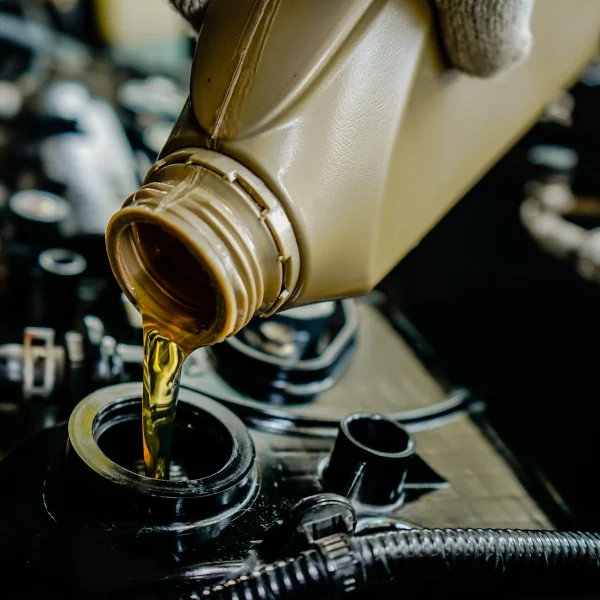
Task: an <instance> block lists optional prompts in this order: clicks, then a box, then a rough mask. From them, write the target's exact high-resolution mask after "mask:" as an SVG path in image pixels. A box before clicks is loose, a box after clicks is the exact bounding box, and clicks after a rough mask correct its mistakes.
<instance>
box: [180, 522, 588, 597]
mask: <svg viewBox="0 0 600 600" xmlns="http://www.w3.org/2000/svg"><path fill="white" fill-rule="evenodd" d="M550 575H551V576H552V578H553V579H555V578H556V579H557V580H560V579H564V578H566V577H568V576H571V577H570V581H572V582H573V583H575V582H576V581H578V580H582V579H586V578H589V577H590V576H595V577H598V576H599V575H600V534H596V533H568V532H557V531H517V530H510V529H507V530H492V529H410V530H405V531H392V532H386V533H380V534H375V535H365V536H361V537H351V536H348V535H343V534H340V535H333V536H329V537H328V538H325V539H323V540H320V541H319V542H317V543H316V544H315V547H314V548H313V549H311V550H308V551H306V552H303V553H301V554H299V555H298V556H296V557H294V558H289V559H287V560H285V561H280V562H276V563H272V564H270V565H267V566H265V567H262V568H261V569H260V570H259V571H254V572H252V573H249V574H248V575H244V576H242V577H238V578H237V579H235V580H232V581H229V582H227V583H224V584H222V585H218V586H215V587H213V588H210V589H207V590H204V592H202V594H201V595H200V596H199V597H201V598H212V599H219V600H222V599H229V600H254V599H256V600H266V599H268V600H276V599H283V598H285V599H300V598H306V599H309V600H318V599H319V598H328V599H332V598H340V597H342V596H344V595H345V594H347V593H351V592H354V591H356V590H360V589H363V588H365V586H371V585H377V584H381V583H385V582H389V581H392V580H402V578H405V579H415V578H419V577H426V578H427V579H438V580H439V579H449V578H466V579H473V578H478V579H490V578H492V577H502V578H509V577H514V578H515V579H519V580H523V579H534V578H547V577H549V576H550ZM192 597H198V595H196V596H192Z"/></svg>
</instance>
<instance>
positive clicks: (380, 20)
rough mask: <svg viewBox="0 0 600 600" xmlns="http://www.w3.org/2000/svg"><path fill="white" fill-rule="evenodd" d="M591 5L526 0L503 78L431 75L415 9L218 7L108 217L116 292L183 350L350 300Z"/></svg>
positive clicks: (573, 54)
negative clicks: (276, 317)
mask: <svg viewBox="0 0 600 600" xmlns="http://www.w3.org/2000/svg"><path fill="white" fill-rule="evenodd" d="M599 32H600V2H599V1H598V0H578V2H577V10H573V7H572V3H570V2H565V1H564V0H544V1H543V2H538V3H537V6H536V10H535V13H534V18H533V33H534V39H535V48H534V51H533V54H532V55H531V57H530V58H529V59H528V60H527V61H526V62H525V63H524V64H522V65H521V66H520V67H518V68H517V69H516V70H515V71H513V72H512V73H510V74H509V75H506V76H503V77H499V78H497V79H494V80H491V81H489V80H476V79H473V78H469V77H467V76H465V75H462V74H459V73H456V72H454V71H451V70H450V69H449V68H448V67H447V65H446V64H445V63H444V61H443V59H442V56H441V53H440V50H439V47H438V42H437V39H436V36H435V29H434V27H433V25H432V15H431V12H430V10H429V8H428V4H427V3H426V2H424V1H423V0H352V1H348V0H327V2H323V0H219V2H213V3H212V4H211V5H210V7H209V9H208V12H207V15H206V18H205V21H204V24H203V27H202V30H201V32H200V36H199V40H198V45H197V50H196V56H195V59H194V65H193V72H192V78H191V94H190V100H189V103H188V104H187V106H186V107H185V109H184V111H183V113H182V115H181V117H180V119H179V122H178V124H177V125H176V127H175V129H174V131H173V134H172V136H171V138H170V139H169V141H168V142H167V144H166V146H165V148H164V150H163V152H162V154H161V157H160V160H159V161H158V162H157V163H156V164H155V165H154V167H153V168H152V169H151V171H150V173H149V174H148V176H147V178H146V181H145V185H144V187H143V188H142V189H141V190H140V191H139V192H137V193H136V194H134V195H133V196H132V197H131V198H129V199H128V200H127V201H126V202H125V205H124V207H123V208H122V209H121V211H119V212H118V213H117V214H116V215H115V216H114V217H113V219H112V221H111V223H110V226H109V229H108V233H107V247H108V254H109V258H110V261H111V264H112V267H113V270H114V272H115V275H116V277H117V279H118V281H119V283H120V284H121V286H122V288H123V290H124V291H125V293H126V294H127V295H128V296H129V298H130V299H131V300H132V301H133V302H134V303H135V304H136V305H137V306H138V307H139V308H141V309H143V310H144V312H145V313H146V314H152V315H153V316H154V321H155V322H156V323H160V326H161V329H162V330H163V332H164V333H165V334H166V335H169V336H170V337H171V338H172V339H173V340H174V341H175V342H177V343H178V344H179V345H180V346H182V347H183V348H184V349H187V350H191V349H194V348H196V347H199V346H202V345H207V344H212V343H215V342H219V341H221V340H223V339H224V338H226V337H227V336H230V335H233V334H235V333H237V332H238V331H239V330H240V329H241V328H242V327H244V326H245V325H246V324H247V323H248V321H249V320H250V319H251V318H252V317H253V316H255V315H269V314H272V313H273V312H274V311H277V310H279V309H282V308H289V307H292V306H297V305H299V304H306V303H312V302H318V301H323V300H328V299H333V298H340V297H344V296H351V295H358V294H362V293H364V292H366V291H368V290H369V289H371V288H372V287H373V286H374V285H376V284H377V283H378V281H379V280H380V279H381V278H383V277H384V276H385V275H386V273H387V272H388V271H389V270H390V269H391V268H392V267H393V266H394V265H395V264H396V263H397V262H398V261H399V260H400V259H401V258H402V257H403V256H404V255H405V254H406V253H407V252H408V251H409V250H410V249H411V248H412V247H413V246H414V245H415V244H416V243H417V242H418V240H419V239H420V238H421V237H422V236H423V235H424V234H425V233H426V232H427V231H428V229H429V228H431V226H432V225H433V224H434V223H435V222H436V221H437V220H438V219H439V218H440V217H441V216H442V215H443V213H444V212H445V211H446V210H447V209H448V208H449V206H451V205H452V203H453V202H455V201H456V200H457V199H458V198H459V197H460V196H461V195H462V194H463V193H464V192H465V191H466V190H467V189H468V188H469V187H470V186H471V185H472V183H473V182H474V181H475V180H476V179H477V178H478V177H479V176H480V175H481V173H482V172H483V171H484V170H485V169H486V168H487V167H488V166H489V165H490V164H492V163H493V161H494V160H495V159H497V157H498V156H499V155H500V154H501V153H502V151H503V150H505V149H506V148H507V147H508V146H509V144H511V143H512V142H513V141H514V140H515V139H516V138H517V137H518V136H519V135H520V134H521V133H522V132H523V131H524V130H525V128H526V127H527V126H528V125H529V124H530V123H531V122H532V121H533V120H535V118H536V116H537V115H538V114H539V112H540V111H541V110H542V108H543V106H544V104H545V103H546V102H548V101H549V100H550V99H551V98H552V97H553V95H554V94H555V93H556V92H557V90H558V89H560V87H561V86H563V85H565V84H567V83H569V82H570V81H572V80H573V78H574V77H575V76H576V74H577V73H578V72H579V71H580V70H581V69H582V68H583V67H584V66H585V65H586V63H587V62H588V61H589V60H590V58H591V57H592V56H593V55H594V54H595V52H596V49H597V41H598V33H599Z"/></svg>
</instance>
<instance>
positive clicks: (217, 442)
mask: <svg viewBox="0 0 600 600" xmlns="http://www.w3.org/2000/svg"><path fill="white" fill-rule="evenodd" d="M88 17H89V16H88V15H87V14H83V13H82V14H74V15H72V20H71V21H69V20H67V21H60V20H57V18H56V15H54V16H52V15H49V14H47V13H46V12H45V11H43V10H42V9H39V10H37V11H35V14H31V12H29V13H27V12H26V13H25V14H24V13H23V11H22V10H21V8H20V4H18V3H13V2H0V45H1V46H2V54H1V58H0V85H1V86H2V89H0V203H1V221H0V307H1V310H0V319H1V321H0V322H1V327H0V336H1V345H0V386H1V390H2V393H1V395H0V456H2V460H1V461H0V490H1V492H0V540H1V542H2V543H1V544H0V574H1V575H2V591H1V592H0V597H2V598H34V597H35V598H40V599H55V598H56V599H59V598H65V597H71V596H73V597H76V598H124V599H125V598H131V599H134V598H173V599H175V598H187V599H189V600H193V599H197V598H203V597H215V598H265V599H267V598H268V599H271V598H308V597H312V598H337V597H342V596H345V595H347V594H353V595H355V596H357V597H367V596H368V595H369V594H371V595H374V597H396V595H398V596H399V595H400V594H404V595H406V596H411V595H415V596H419V597H453V596H454V595H456V594H459V593H460V594H461V595H463V596H471V595H472V596H473V597H475V595H477V597H480V596H481V594H482V593H485V594H486V595H488V596H489V597H511V598H513V597H530V596H540V595H541V596H542V597H547V598H548V597H554V596H560V595H566V596H570V597H584V596H585V597H593V596H594V594H595V593H596V589H597V586H595V583H594V582H595V579H594V577H595V573H596V570H597V568H598V563H599V561H600V554H597V552H598V539H599V538H598V537H597V536H596V534H592V533H589V534H580V535H579V536H576V535H574V534H563V533H556V532H554V530H555V529H564V530H572V531H574V530H583V531H586V530H587V531H593V530H594V528H596V527H597V525H598V523H597V521H598V519H597V517H596V510H595V501H594V493H593V490H592V487H591V485H592V484H591V483H590V482H589V480H588V479H589V478H590V475H591V474H592V467H593V466H595V460H594V459H593V456H594V451H595V444H594V441H593V440H594V436H593V431H594V430H595V428H596V425H595V423H594V421H595V419H594V418H593V417H594V414H595V412H594V409H593V405H594V403H595V400H594V398H595V395H596V392H597V389H596V386H595V383H596V382H595V372H594V364H595V362H596V361H597V358H596V352H597V350H596V348H595V347H594V343H593V342H594V336H593V332H594V331H595V330H596V329H598V324H597V321H598V319H597V312H596V311H597V309H595V310H594V309H592V306H595V307H597V306H598V304H597V303H596V300H597V299H598V298H597V296H598V290H597V289H596V282H595V281H594V280H595V279H596V278H597V273H598V272H600V270H599V269H600V259H598V263H596V262H595V260H596V257H595V255H594V253H593V251H592V250H593V248H592V249H590V247H591V246H590V245H589V244H588V246H586V244H587V243H588V238H590V237H593V233H594V230H595V228H596V227H597V226H598V225H600V199H599V198H600V195H599V194H600V181H599V180H598V175H597V173H598V170H597V168H596V165H597V159H598V157H599V155H598V141H599V140H600V117H598V114H597V110H596V107H597V106H598V104H597V103H598V101H599V99H600V70H598V68H597V67H596V68H595V69H594V68H592V69H591V70H590V71H589V72H588V73H587V74H586V76H585V77H584V78H583V79H582V80H581V81H580V82H578V83H577V84H576V85H575V86H574V88H573V89H572V90H570V91H569V92H565V93H564V94H562V95H561V96H560V97H559V98H557V100H556V102H555V103H554V104H553V105H552V106H551V107H549V108H548V111H547V114H545V115H544V117H543V119H542V120H541V121H540V122H539V123H538V124H537V125H536V126H535V127H534V128H533V129H532V130H531V131H530V132H529V133H528V134H527V135H526V136H525V137H524V138H523V140H522V141H521V142H519V143H518V144H517V146H516V147H515V148H514V149H513V150H511V151H510V152H509V153H508V154H507V156H506V157H505V158H504V159H503V160H501V162H500V163H499V164H498V165H497V166H496V167H495V168H494V169H493V170H492V171H491V172H490V174H488V175H487V176H486V178H484V180H483V181H482V182H481V183H480V184H478V186H476V187H475V188H474V190H473V191H472V192H470V193H469V195H468V196H467V197H466V198H465V199H464V200H463V201H462V202H461V203H459V205H458V206H457V207H456V209H454V210H453V211H452V212H451V213H450V214H449V215H448V216H447V217H446V219H445V220H444V221H443V222H442V223H440V225H439V226H438V227H437V228H436V229H435V230H434V231H433V232H432V233H431V234H430V235H429V236H428V237H427V238H426V239H425V240H424V241H423V243H422V244H421V245H420V246H419V247H417V248H416V249H415V250H414V251H413V253H412V254H411V255H410V256H409V257H408V258H407V259H406V260H405V261H404V262H403V263H401V264H400V265H399V267H397V269H396V270H395V271H394V272H392V273H391V274H390V275H389V277H388V278H387V279H386V280H385V281H384V282H383V283H382V284H381V285H380V286H379V288H378V289H377V290H375V291H374V292H372V293H371V294H369V295H368V296H366V297H364V298H361V299H357V300H344V301H339V302H329V303H324V304H319V305H314V306H308V307H303V308H299V309H294V310H291V311H288V312H284V313H282V314H280V315H276V316H275V317H273V318H271V319H268V320H264V321H258V322H253V323H252V324H251V325H250V326H249V327H247V328H246V329H245V330H244V331H243V333H242V334H240V335H238V336H237V337H235V338H232V339H230V340H228V341H226V342H224V343H222V344H220V345H217V346H214V347H212V348H209V349H202V350H199V351H197V352H195V353H194V354H192V355H191V356H190V357H189V358H188V359H187V361H186V363H185V365H184V372H183V378H182V389H181V391H180V400H179V403H180V404H179V406H180V408H179V411H178V421H177V425H176V432H175V441H174V448H173V465H172V467H171V479H170V480H153V479H149V478H146V477H144V476H143V475H142V473H143V470H142V468H141V467H140V461H141V450H142V446H141V443H140V438H141V435H140V434H141V425H140V418H141V415H140V405H141V400H140V396H141V383H139V382H140V380H141V372H142V368H141V367H142V360H143V348H142V331H141V321H140V317H139V315H138V313H137V312H136V310H135V308H134V307H133V306H132V305H130V304H129V302H128V301H127V300H126V299H125V297H124V296H123V295H122V294H121V291H120V289H119V288H118V286H117V284H116V282H115V281H114V279H113V277H112V274H111V272H110V268H109V266H108V262H107V259H106V254H105V249H104V229H105V227H106V223H107V221H108V219H109V217H110V216H111V215H112V213H113V212H114V211H115V210H116V209H117V208H118V207H119V206H120V204H121V202H122V200H123V199H124V198H125V197H127V195H128V194H129V193H131V191H133V190H134V189H136V188H137V187H138V186H139V184H140V181H141V178H142V177H143V173H144V172H145V171H146V169H147V168H148V166H149V165H150V164H151V162H152V161H153V160H154V159H155V157H156V155H157V152H158V150H159V149H160V147H161V146H162V143H163V142H164V139H165V136H166V135H167V134H168V131H169V130H170V128H171V127H172V125H173V123H174V121H175V119H176V117H177V115H178V114H179V111H180V108H181V106H182V104H183V103H184V102H185V98H186V83H185V79H184V78H182V79H179V78H178V76H176V75H175V76H174V75H173V74H172V73H168V72H156V73H151V72H150V73H149V72H147V71H145V70H143V69H140V68H139V67H134V66H131V65H126V66H123V65H122V64H115V63H114V62H113V61H111V59H110V57H109V56H108V55H105V54H103V53H100V54H98V53H97V52H96V53H93V52H92V51H91V49H90V47H88V46H87V45H86V44H84V43H83V42H81V41H78V40H77V35H76V34H77V31H78V29H77V28H78V27H79V26H80V25H78V24H79V23H81V22H83V21H85V19H87V18H88ZM98 56H100V57H101V58H98ZM66 165H69V168H68V169H67V168H65V167H66ZM561 194H562V196H561ZM557 198H558V199H557ZM524 201H525V202H529V204H525V202H524ZM561 201H562V204H561ZM538 218H539V219H542V220H543V219H546V221H544V222H545V223H547V222H550V221H551V222H552V223H554V221H552V219H555V220H556V222H559V221H560V223H561V224H562V225H560V224H559V225H556V227H555V229H552V227H551V226H549V225H548V226H547V227H546V229H544V226H538V221H537V220H536V219H538ZM492 223H493V224H494V226H493V227H492V226H491V224H492ZM565 224H566V225H565ZM562 226H565V227H566V228H567V229H569V227H570V226H573V228H576V231H575V229H573V228H571V229H569V232H571V234H572V235H571V237H570V238H569V235H568V234H567V235H566V238H568V239H570V240H573V239H574V237H576V236H575V233H578V235H580V237H581V238H582V239H584V240H585V243H584V242H582V243H580V244H579V245H577V244H575V242H573V243H572V244H571V246H568V245H567V246H565V245H564V244H563V245H561V244H562V242H563V237H564V236H563V237H561V233H560V231H562V230H560V227H562ZM540 227H541V228H540ZM556 228H558V229H556ZM492 230H493V235H492V234H490V231H492ZM555 230H560V231H559V233H557V234H556V235H557V240H558V241H556V240H555V239H554V238H552V233H553V232H554V231H555ZM548 231H550V233H547V232H548ZM540 232H541V233H540ZM494 236H496V237H494ZM590 244H591V242H590ZM546 300H547V301H548V304H545V305H542V302H543V301H546ZM558 303H560V306H562V307H564V306H566V305H568V307H569V314H568V315H567V317H566V318H564V315H563V314H562V313H561V312H560V310H559V308H558V307H557V304H558ZM535 307H537V310H538V311H539V312H538V313H535V310H534V308H535ZM578 310H580V311H581V313H579V314H578ZM523 311H533V312H534V313H535V314H537V315H538V316H537V317H536V316H534V317H532V318H528V319H525V318H524V317H523ZM549 313H551V314H552V318H553V320H552V323H551V324H550V325H549V324H548V322H547V321H546V320H544V319H543V318H542V317H541V316H539V315H540V314H543V315H546V316H547V315H548V314H549ZM538 317H539V318H538ZM544 324H546V325H547V327H548V328H549V330H550V331H551V332H553V334H552V335H550V334H549V333H547V331H548V330H547V329H544ZM586 328H587V329H586ZM549 339H550V341H549ZM565 339H566V340H568V346H567V344H563V343H561V340H565ZM595 339H597V338H595ZM596 368H597V367H596ZM592 375H593V376H592ZM574 380H576V381H575V383H573V381H574ZM536 390H538V391H539V394H536V393H535V391H536ZM566 390H568V391H570V392H571V395H568V394H567V395H565V391H566ZM559 402H560V404H561V405H562V407H563V408H564V406H565V404H566V405H568V404H570V403H573V405H577V407H578V409H577V417H573V416H572V415H571V416H565V414H564V412H562V410H558V409H555V407H556V406H557V405H558V403H559ZM582 421H587V424H582V423H581V422H582ZM579 427H580V428H579ZM578 428H579V429H578ZM577 431H579V432H582V431H583V432H585V435H584V436H579V435H578V433H577ZM513 530H514V531H513ZM548 530H551V532H549V531H548ZM540 548H542V549H547V552H546V554H545V556H546V559H545V560H544V561H541V560H539V559H536V558H535V551H538V550H539V549H540ZM398 586H400V587H398Z"/></svg>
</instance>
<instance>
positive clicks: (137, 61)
mask: <svg viewBox="0 0 600 600" xmlns="http://www.w3.org/2000/svg"><path fill="white" fill-rule="evenodd" d="M193 46H194V42H193V33H192V32H191V31H190V30H189V28H188V26H187V24H186V23H185V22H184V21H183V19H181V18H180V17H179V15H177V13H176V12H175V11H174V10H172V9H171V7H170V6H169V5H168V3H167V2H166V0H54V1H47V2H42V1H36V0H22V1H17V0H0V344H2V345H1V346H0V386H1V387H0V389H1V390H2V392H1V393H0V444H1V446H2V450H3V451H6V450H7V449H9V448H10V447H12V446H13V445H14V444H15V443H16V442H17V441H18V440H20V439H22V438H23V437H25V436H27V435H29V434H30V433H31V432H33V431H36V430H38V429H39V428H41V427H45V426H48V425H50V424H53V423H54V422H56V420H58V419H60V418H64V416H65V415H66V414H68V412H69V410H70V408H71V407H72V406H73V404H74V403H75V402H77V401H78V400H80V399H81V398H82V397H83V396H84V395H85V394H87V393H89V391H91V390H92V389H95V388H97V387H99V386H101V385H107V384H110V383H114V382H119V381H129V380H137V379H139V377H140V360H141V354H140V352H141V348H140V339H141V334H140V329H139V322H138V320H137V317H136V313H135V310H134V309H133V308H132V307H131V306H129V305H128V304H127V302H126V301H125V300H124V299H123V297H122V296H121V293H120V290H119V289H118V287H117V285H116V283H115V282H114V281H113V278H112V276H111V274H110V270H109V267H108V262H107V260H106V256H105V251H104V229H105V227H106V224H107V222H108V219H109V218H110V216H111V215H112V214H113V212H115V211H116V210H117V209H118V208H119V207H120V205H121V203H122V202H123V200H124V199H125V198H126V197H127V196H128V195H129V194H130V193H132V192H133V191H135V190H136V189H137V188H138V186H139V184H140V181H141V179H142V178H143V176H144V174H145V172H146V171H147V169H148V168H149V167H150V165H151V164H152V163H153V162H154V160H155V159H156V157H157V154H158V152H159V151H160V149H161V147H162V145H163V143H164V142H165V140H166V138H167V135H168V133H169V131H170V129H171V127H172V126H173V124H174V122H175V120H176V119H177V116H178V114H179V112H180V110H181V108H182V106H183V104H184V102H185V100H186V96H187V88H188V76H189V68H190V65H191V58H192V54H193ZM599 103H600V65H596V66H592V67H591V68H590V69H589V71H587V72H586V74H585V75H584V76H583V77H582V79H581V80H580V81H579V82H577V83H576V85H575V86H574V87H573V88H572V89H570V90H564V91H563V92H561V93H560V94H559V95H558V96H557V98H556V99H555V100H554V101H553V102H552V103H551V105H549V106H548V107H547V109H546V112H545V114H544V115H543V118H542V119H541V120H540V121H539V123H537V124H536V125H535V126H534V127H533V129H532V130H531V131H530V132H529V133H528V134H527V135H526V136H525V137H524V138H523V139H522V140H521V141H520V142H519V143H518V144H517V145H516V146H515V147H513V148H512V149H511V150H510V151H509V152H508V153H507V155H506V156H505V157H504V158H503V159H502V160H501V161H500V162H499V163H498V164H497V165H496V166H495V167H494V168H493V169H492V170H491V171H490V172H489V173H488V175H487V176H485V177H484V179H483V180H482V181H481V182H480V183H479V184H478V185H476V186H475V188H474V189H473V190H472V191H471V192H470V193H469V194H467V196H466V197H465V198H464V199H463V200H462V201H461V202H459V203H458V205H457V206H456V207H455V208H454V209H453V210H452V211H451V212H450V213H449V214H448V215H447V216H446V217H445V218H444V219H443V220H442V221H441V222H440V223H439V224H438V225H437V226H436V227H435V229H434V230H433V231H431V233H430V234H429V235H428V236H427V237H426V238H425V239H424V240H423V241H422V243H421V244H420V245H419V246H418V247H417V248H415V249H414V251H413V252H412V253H411V254H410V255H409V256H408V257H407V258H406V259H405V260H403V261H402V262H401V263H400V265H399V266H398V267H397V268H396V269H395V270H394V271H393V272H392V273H391V274H390V275H389V276H388V278H387V279H386V280H385V281H384V282H383V283H382V284H381V285H380V286H379V288H378V290H376V291H375V292H374V293H373V294H371V295H370V296H369V298H368V301H369V302H370V303H371V304H372V305H374V306H376V307H377V308H378V310H379V311H380V312H381V313H382V314H384V315H385V316H386V317H387V319H388V321H389V323H391V324H392V326H393V327H394V328H395V330H396V331H397V332H400V333H401V335H402V336H403V338H404V340H405V341H407V342H408V343H409V345H410V346H411V347H412V349H413V351H414V352H415V353H416V354H417V355H418V356H419V357H420V359H421V360H422V361H423V363H424V364H426V365H427V367H428V368H429V369H430V370H431V372H433V373H435V374H436V377H438V378H439V380H441V381H450V382H452V385H454V386H461V387H464V388H467V389H469V390H470V391H471V394H472V396H473V397H475V398H477V400H478V401H477V402H476V403H474V405H473V406H474V408H473V411H472V417H473V419H475V420H477V419H480V424H481V427H482V430H483V431H484V432H485V434H486V435H487V436H488V438H489V439H490V440H492V441H493V443H494V444H495V445H496V446H497V448H498V450H499V451H500V452H502V454H503V455H504V456H505V457H506V458H507V460H509V461H510V462H511V464H512V465H513V466H514V468H515V469H516V470H517V471H518V473H519V476H520V477H521V479H522V481H524V482H526V485H527V488H528V489H529V490H530V491H531V493H532V495H533V496H534V497H535V498H536V499H537V500H538V502H539V503H540V504H541V505H542V506H543V507H544V510H545V511H546V513H547V514H548V515H549V516H550V517H551V518H552V520H553V522H554V524H555V525H556V526H557V527H579V528H582V529H593V528H595V527H597V526H598V525H600V523H599V521H600V519H598V516H597V511H596V510H595V498H594V497H593V494H592V493H591V489H593V488H592V487H591V485H592V483H591V482H588V480H587V477H588V476H589V477H591V476H592V475H593V473H594V467H595V466H596V451H597V446H596V439H597V435H598V430H599V426H598V423H597V417H596V415H597V414H598V411H597V410H596V406H597V403H598V397H599V395H600V392H599V387H600V386H599V377H600V364H599V349H598V347H599V345H600V318H599V309H600V288H599V287H598V283H600V169H598V164H599V160H600V114H599V111H598V107H599V106H600V104H599ZM431 168H432V169H435V165H433V164H432V166H431ZM484 407H485V411H486V412H485V415H486V418H485V420H483V419H482V418H481V417H480V416H479V415H481V414H482V412H481V411H483V409H484Z"/></svg>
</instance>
